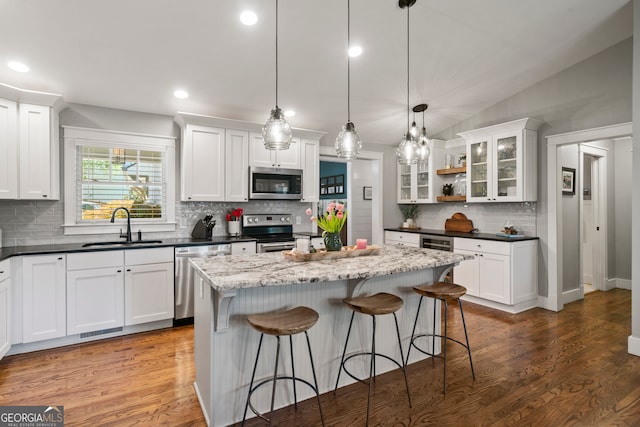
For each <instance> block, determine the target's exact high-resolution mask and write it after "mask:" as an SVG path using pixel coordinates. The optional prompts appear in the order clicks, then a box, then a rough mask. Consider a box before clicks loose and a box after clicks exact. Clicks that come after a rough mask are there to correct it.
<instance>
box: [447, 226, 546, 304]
mask: <svg viewBox="0 0 640 427" xmlns="http://www.w3.org/2000/svg"><path fill="white" fill-rule="evenodd" d="M453 247H454V252H455V253H460V254H464V255H471V256H473V257H474V258H473V259H472V260H466V261H462V262H461V263H460V264H459V265H458V266H456V267H455V268H454V273H453V277H454V281H455V282H456V283H457V284H459V285H462V286H464V287H466V288H467V295H466V296H465V298H466V299H469V300H471V301H472V302H475V303H479V304H483V305H488V306H490V307H494V308H498V309H501V310H504V311H508V312H510V313H518V312H521V311H524V310H528V309H530V308H533V307H535V306H536V305H537V298H538V280H537V271H538V262H537V248H538V241H537V240H525V241H518V242H503V241H493V240H482V239H466V238H457V237H456V238H454V242H453Z"/></svg>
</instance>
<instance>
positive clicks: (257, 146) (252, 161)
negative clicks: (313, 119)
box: [249, 132, 300, 169]
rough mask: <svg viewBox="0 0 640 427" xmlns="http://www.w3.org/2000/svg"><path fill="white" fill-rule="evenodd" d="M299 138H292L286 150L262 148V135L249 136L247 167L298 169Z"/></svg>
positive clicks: (252, 133)
mask: <svg viewBox="0 0 640 427" xmlns="http://www.w3.org/2000/svg"><path fill="white" fill-rule="evenodd" d="M299 153H300V138H299V137H295V136H294V137H293V139H292V140H291V144H290V145H289V148H288V149H287V150H267V149H266V148H264V139H263V138H262V133H260V132H251V133H250V135H249V166H253V167H265V168H282V169H300V154H299Z"/></svg>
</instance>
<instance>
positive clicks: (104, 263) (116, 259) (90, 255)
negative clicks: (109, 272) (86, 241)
mask: <svg viewBox="0 0 640 427" xmlns="http://www.w3.org/2000/svg"><path fill="white" fill-rule="evenodd" d="M123 265H124V251H122V250H119V251H97V252H79V253H71V254H67V271H73V270H87V269H90V268H107V267H122V266H123Z"/></svg>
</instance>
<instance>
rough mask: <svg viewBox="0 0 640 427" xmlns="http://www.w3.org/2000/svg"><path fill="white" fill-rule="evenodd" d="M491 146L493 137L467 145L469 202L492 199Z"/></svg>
mask: <svg viewBox="0 0 640 427" xmlns="http://www.w3.org/2000/svg"><path fill="white" fill-rule="evenodd" d="M491 147H492V140H491V138H482V139H476V140H473V141H472V142H471V143H469V144H468V145H467V201H468V202H489V201H491V197H492V187H491V183H490V182H489V180H490V179H491V169H490V161H491V152H492V150H491Z"/></svg>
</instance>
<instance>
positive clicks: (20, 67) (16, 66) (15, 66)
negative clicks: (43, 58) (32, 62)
mask: <svg viewBox="0 0 640 427" xmlns="http://www.w3.org/2000/svg"><path fill="white" fill-rule="evenodd" d="M7 65H8V66H9V68H11V69H12V70H13V71H17V72H19V73H28V72H29V67H28V66H26V65H25V64H23V63H22V62H18V61H10V62H9V63H8V64H7Z"/></svg>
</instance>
